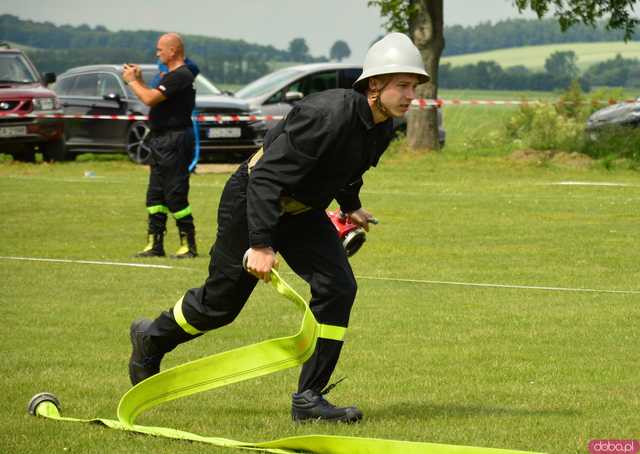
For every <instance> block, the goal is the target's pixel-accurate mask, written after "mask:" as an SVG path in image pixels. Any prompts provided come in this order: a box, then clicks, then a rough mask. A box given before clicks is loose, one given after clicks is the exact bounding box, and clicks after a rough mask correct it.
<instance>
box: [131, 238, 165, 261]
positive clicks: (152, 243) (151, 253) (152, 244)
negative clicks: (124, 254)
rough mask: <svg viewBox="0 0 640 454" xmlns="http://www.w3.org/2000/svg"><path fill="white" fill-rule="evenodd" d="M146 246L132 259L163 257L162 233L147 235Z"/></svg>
mask: <svg viewBox="0 0 640 454" xmlns="http://www.w3.org/2000/svg"><path fill="white" fill-rule="evenodd" d="M148 238H149V242H148V243H147V246H146V247H145V248H144V249H143V250H142V251H141V252H138V253H137V254H136V255H134V257H164V256H165V253H164V244H163V243H164V233H163V232H160V233H149V235H148Z"/></svg>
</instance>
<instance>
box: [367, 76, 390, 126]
mask: <svg viewBox="0 0 640 454" xmlns="http://www.w3.org/2000/svg"><path fill="white" fill-rule="evenodd" d="M386 86H387V83H385V84H384V85H383V86H382V87H380V89H379V90H375V92H372V91H371V90H370V91H369V98H370V99H371V100H372V101H373V106H374V107H375V109H376V110H377V111H378V112H380V113H381V114H382V115H384V116H385V117H387V118H391V117H392V116H393V115H392V114H391V111H390V110H389V109H388V108H387V106H385V105H384V104H382V101H381V100H380V95H381V94H382V90H384V87H386Z"/></svg>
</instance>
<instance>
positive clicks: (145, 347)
mask: <svg viewBox="0 0 640 454" xmlns="http://www.w3.org/2000/svg"><path fill="white" fill-rule="evenodd" d="M151 323H152V322H151V320H147V319H141V320H135V321H134V322H133V323H131V328H130V331H129V336H130V337H131V346H132V350H131V358H130V359H129V379H130V380H131V384H132V385H136V384H138V383H139V382H141V381H142V380H145V379H147V378H149V377H151V376H152V375H155V374H157V373H158V372H160V361H162V357H163V356H164V353H162V352H160V351H159V350H158V349H157V348H156V347H155V346H154V345H153V344H152V343H151V341H150V339H149V336H148V335H145V332H146V331H147V330H148V329H149V326H151Z"/></svg>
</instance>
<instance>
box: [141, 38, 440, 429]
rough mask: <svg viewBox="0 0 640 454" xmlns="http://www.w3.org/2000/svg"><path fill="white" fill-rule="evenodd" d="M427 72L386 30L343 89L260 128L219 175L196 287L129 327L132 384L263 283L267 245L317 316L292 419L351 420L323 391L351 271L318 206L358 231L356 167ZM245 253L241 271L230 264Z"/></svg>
mask: <svg viewBox="0 0 640 454" xmlns="http://www.w3.org/2000/svg"><path fill="white" fill-rule="evenodd" d="M428 80H429V75H428V74H427V73H426V71H425V70H424V65H423V63H422V59H421V56H420V53H419V51H418V49H417V48H416V47H415V46H414V45H413V43H412V42H411V40H410V39H409V38H408V37H407V36H405V35H403V34H400V33H391V34H389V35H387V36H385V37H384V38H383V39H382V40H380V41H378V42H377V43H376V44H374V45H373V46H372V47H371V48H370V49H369V52H368V53H367V56H366V58H365V62H364V68H363V73H362V75H361V76H360V78H359V79H358V80H357V81H356V82H355V83H354V88H353V89H348V90H345V89H334V90H328V91H324V92H320V93H316V94H313V95H310V96H307V97H305V98H304V99H303V100H302V101H300V102H299V103H297V104H296V105H295V106H294V108H293V109H292V110H291V112H290V113H289V115H288V116H287V117H286V118H285V119H284V120H282V121H281V122H279V123H278V125H277V126H275V127H274V128H273V129H271V130H270V131H269V132H268V134H267V136H266V137H265V143H264V152H262V151H260V152H258V153H257V154H256V155H254V156H253V157H252V158H251V159H250V160H249V161H246V162H245V163H243V164H242V165H241V166H240V168H239V169H238V170H237V171H236V172H235V173H234V174H233V175H232V176H231V177H230V178H229V180H228V182H227V184H226V186H225V188H224V190H223V193H222V196H221V199H220V204H219V207H218V231H217V237H216V241H215V244H214V245H213V247H212V249H211V262H210V264H209V276H208V277H207V279H206V281H205V282H204V285H203V286H202V287H198V288H192V289H190V290H188V291H187V292H186V293H185V294H184V295H183V296H182V298H180V299H179V301H178V302H177V303H176V304H175V306H173V307H172V308H170V309H169V310H167V311H165V312H163V313H162V314H160V316H159V317H158V318H156V319H155V320H153V321H152V320H147V319H141V320H136V321H134V322H133V323H132V325H131V331H130V335H131V342H132V345H133V351H132V354H131V359H130V362H129V375H130V379H131V382H132V383H133V384H136V383H138V382H140V381H142V380H144V379H145V378H147V377H150V376H152V375H154V374H156V373H158V372H159V370H160V362H161V360H162V358H163V356H164V355H165V354H166V353H168V352H170V351H171V350H173V349H174V348H175V347H176V346H177V345H179V344H181V343H183V342H187V341H190V340H192V339H195V338H196V337H198V336H201V335H202V334H204V333H206V332H208V331H211V330H214V329H216V328H220V327H221V326H224V325H227V324H229V323H231V322H232V321H233V320H234V319H235V318H236V316H237V315H238V314H239V313H240V311H241V310H242V308H243V306H244V304H245V303H246V301H247V299H248V298H249V296H250V295H251V292H252V291H253V289H254V287H255V285H256V284H257V282H258V280H260V279H262V280H264V281H268V280H269V276H270V272H271V269H272V268H273V267H274V266H275V265H276V252H279V253H280V254H281V255H282V257H283V258H284V260H286V262H287V263H288V265H289V266H290V267H291V269H293V271H295V272H296V273H297V274H298V275H299V276H300V277H301V278H302V279H304V280H305V281H306V282H307V283H308V284H309V285H310V287H311V295H312V297H311V301H310V307H311V310H312V311H313V313H314V315H315V317H316V319H317V320H318V322H319V323H320V324H321V325H323V326H322V328H323V329H322V330H321V335H320V338H319V339H318V342H317V344H316V349H315V351H314V353H313V355H312V356H311V358H310V359H309V360H308V361H307V362H306V363H305V364H304V365H303V366H302V371H301V373H300V377H299V381H298V389H297V392H295V393H293V395H292V406H291V415H292V418H293V420H294V421H306V420H318V419H320V420H327V421H342V422H355V421H358V420H360V419H361V418H362V416H363V415H362V412H361V411H360V410H359V409H358V408H357V407H355V406H347V407H338V406H335V405H333V404H331V403H329V402H328V401H327V400H326V399H325V397H324V396H325V394H326V392H327V391H328V390H329V389H330V388H331V387H332V386H331V385H329V386H328V387H327V385H328V383H329V380H330V377H331V375H332V373H333V371H334V368H335V367H336V364H337V362H338V358H339V356H340V352H341V350H342V346H343V338H344V334H345V332H346V329H347V326H348V324H349V315H350V312H351V307H352V305H353V302H354V300H355V296H356V289H357V286H356V280H355V277H354V275H353V272H352V270H351V266H350V265H349V261H348V259H347V254H346V252H345V250H344V248H343V247H342V245H341V242H340V240H339V238H338V236H337V235H336V231H335V228H334V227H333V225H332V223H331V221H330V219H329V217H328V216H327V213H326V211H325V210H326V208H327V207H328V206H329V204H330V203H331V202H332V201H333V200H334V199H335V200H336V201H337V202H338V204H339V205H340V209H341V210H342V211H343V212H344V213H346V214H347V215H348V217H349V219H350V220H351V221H352V222H354V223H355V224H358V225H360V226H361V227H363V228H364V229H365V230H368V229H369V223H370V222H371V220H372V219H373V216H372V215H371V214H370V213H369V212H368V211H367V210H365V209H364V208H363V207H362V206H361V203H360V198H359V192H360V188H361V186H362V184H363V181H362V175H363V174H364V173H365V172H366V171H367V169H369V168H370V167H372V166H376V165H377V163H378V161H379V159H380V156H381V155H382V153H383V152H384V151H385V149H386V148H387V146H388V145H389V142H390V141H391V139H392V136H393V130H392V119H393V117H402V116H404V115H405V113H406V112H407V111H408V110H409V107H410V104H411V101H412V100H413V99H414V98H415V96H416V86H417V85H418V84H421V83H424V82H426V81H428ZM245 252H246V253H247V265H246V266H247V270H248V271H249V272H246V271H245V270H244V269H243V267H242V261H243V256H244V255H245Z"/></svg>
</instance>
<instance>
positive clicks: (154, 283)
mask: <svg viewBox="0 0 640 454" xmlns="http://www.w3.org/2000/svg"><path fill="white" fill-rule="evenodd" d="M461 121H462V120H461ZM87 170H92V171H94V172H95V174H96V176H95V177H84V176H83V175H84V172H85V171H87ZM146 178H147V170H146V169H145V168H144V167H140V166H136V165H133V164H131V163H129V162H126V161H118V160H115V161H82V162H75V163H62V164H53V165H46V164H35V165H34V164H20V163H13V162H11V161H2V162H0V202H1V204H2V206H3V208H4V213H3V216H2V220H0V232H1V233H2V237H3V241H2V242H1V243H0V256H2V257H39V258H52V259H71V260H98V261H116V262H140V263H153V264H163V265H170V266H174V267H179V268H174V269H149V268H125V267H118V266H105V265H90V264H80V263H54V262H33V261H19V260H11V259H6V258H0V274H1V275H2V283H3V285H2V286H1V287H0V298H1V301H2V307H3V315H4V323H3V328H2V339H3V342H2V357H1V358H2V371H3V373H2V375H1V378H0V380H1V383H2V388H3V391H4V395H5V398H4V404H3V405H2V409H1V410H0V427H2V429H3V430H2V434H0V446H2V447H3V451H4V452H63V451H64V452H82V453H94V452H95V453H103V452H160V453H173V452H177V451H180V452H182V453H199V452H228V451H227V450H225V449H218V448H212V447H210V446H208V445H201V444H197V443H188V442H176V441H169V440H165V439H158V438H152V437H145V436H138V435H132V434H127V433H124V432H118V431H113V430H107V429H103V428H99V427H95V426H94V427H92V426H87V425H78V424H72V423H62V422H54V421H48V420H44V419H38V418H33V417H31V416H29V415H28V414H27V412H26V404H27V402H28V400H29V399H30V398H31V396H32V395H34V394H36V393H38V392H41V391H50V392H53V393H55V394H56V395H57V396H58V397H59V398H60V399H61V401H62V406H63V415H67V416H74V417H87V418H92V417H106V418H113V417H115V412H116V406H117V403H118V400H119V398H120V396H121V395H122V394H123V393H124V392H125V391H126V390H127V389H128V387H129V383H128V378H127V360H128V355H129V349H130V346H129V340H128V326H129V323H130V322H131V320H132V319H134V318H136V317H139V316H155V315H157V314H158V313H159V311H161V310H164V309H167V308H169V307H170V306H172V305H173V304H174V303H175V301H176V300H177V299H178V298H179V297H180V296H181V295H182V293H183V292H184V291H185V290H186V289H188V288H190V287H194V286H199V285H200V284H201V283H202V281H203V279H204V278H205V276H206V270H207V264H208V260H207V258H206V252H207V250H208V248H209V246H210V244H211V242H212V240H213V238H214V232H215V225H216V224H215V222H216V220H215V212H216V204H217V201H218V198H219V196H220V192H221V190H222V186H223V184H224V182H225V180H226V178H227V175H220V174H202V175H196V176H194V177H193V178H192V192H191V201H192V206H193V209H194V213H195V217H196V224H197V228H198V239H199V247H200V251H201V253H202V257H200V258H197V259H195V260H193V261H188V262H180V263H175V262H174V261H172V260H170V259H158V260H135V259H132V258H130V256H131V254H132V253H133V252H135V251H137V250H139V249H140V248H141V247H142V246H143V244H144V242H145V234H144V233H145V232H144V231H145V210H144V192H145V185H146ZM562 181H582V182H584V181H588V182H600V183H603V182H607V183H616V184H620V185H626V186H581V185H573V186H569V185H557V184H554V183H559V182H562ZM362 198H363V202H364V205H365V206H366V207H368V208H369V209H370V210H371V211H372V212H373V213H375V214H376V215H377V216H378V217H379V219H380V220H381V224H380V225H379V226H376V227H375V228H374V231H373V232H372V233H371V234H370V235H369V241H368V242H367V243H366V245H365V246H364V247H363V249H362V251H361V252H359V253H358V255H356V256H355V257H354V258H353V260H352V264H353V268H354V270H355V273H356V275H357V276H359V277H360V278H359V293H358V298H357V301H356V305H355V307H354V311H353V313H352V320H351V327H350V329H349V331H348V333H347V339H346V345H345V349H344V354H343V356H342V358H341V361H340V363H339V365H338V370H337V371H336V373H335V375H334V378H339V377H341V376H342V375H347V376H348V379H347V380H346V381H345V382H343V383H342V384H341V385H340V386H339V387H338V388H337V389H335V390H334V391H333V392H332V393H331V395H330V396H329V397H330V399H331V400H333V401H335V402H336V403H345V404H349V403H357V404H358V405H359V406H360V407H361V408H362V409H363V410H364V412H365V418H366V419H365V421H364V422H363V423H362V424H359V425H356V426H331V425H323V424H320V425H306V426H302V427H297V426H294V425H293V424H292V423H291V422H290V419H289V403H290V400H289V399H290V398H289V393H290V392H292V391H293V390H294V387H295V384H296V380H297V370H289V371H285V372H281V373H278V374H274V375H271V376H267V377H264V378H261V379H258V380H255V381H251V382H245V383H241V384H238V385H233V386H230V387H228V388H225V389H224V390H218V391H212V392H209V393H204V394H201V395H198V396H193V397H190V398H185V399H182V400H178V401H174V402H171V403H169V404H166V405H164V406H161V407H159V408H156V409H153V410H151V411H149V412H148V413H145V414H144V415H142V416H141V417H140V418H139V420H138V422H139V423H140V424H148V425H157V426H166V427H175V428H179V429H183V430H188V431H192V432H195V433H199V434H203V435H209V436H220V437H227V438H232V439H236V440H243V441H264V440H270V439H275V438H281V437H286V436H293V435H302V434H316V433H323V434H341V435H350V436H363V437H380V438H393V439H402V440H413V441H427V442H434V443H448V444H457V445H473V446H486V447H495V448H509V449H521V450H529V451H542V452H549V453H562V454H566V453H584V452H587V445H588V443H589V440H591V439H594V438H610V439H625V438H638V427H640V413H639V412H638V408H639V405H640V397H639V396H640V385H639V384H638V379H637V365H638V362H639V360H640V353H639V351H638V345H640V335H639V334H638V329H637V320H638V318H639V317H640V304H639V303H640V294H639V293H637V292H638V291H640V286H639V285H638V282H639V281H640V263H639V262H638V258H637V257H638V250H639V246H638V235H637V231H638V230H637V226H638V204H639V203H640V184H639V183H638V174H637V172H632V171H628V170H614V171H610V172H607V171H605V170H604V169H602V168H594V169H587V170H577V169H570V168H560V167H554V166H535V165H524V164H519V163H513V162H510V161H508V160H506V159H504V158H501V157H499V156H493V157H485V158H478V157H475V156H465V155H464V153H462V152H451V153H447V152H443V153H442V154H439V155H426V156H419V157H417V156H413V157H409V156H406V155H401V154H396V155H392V156H389V157H385V158H384V159H383V162H382V163H381V165H380V166H379V168H378V169H375V170H374V171H372V172H370V173H369V174H367V176H366V183H365V187H364V189H363V193H362ZM166 246H167V248H168V252H169V251H171V252H172V251H173V250H174V248H176V247H177V234H176V231H175V226H174V225H170V226H169V232H168V240H167V244H166ZM284 271H285V272H286V266H285V267H284ZM285 277H286V278H287V279H288V280H289V281H290V282H291V283H292V285H293V286H294V287H296V288H297V289H298V290H299V291H301V292H302V294H303V295H308V290H307V289H306V287H305V286H304V285H303V283H302V282H301V281H300V280H299V279H298V278H297V277H295V276H293V275H291V274H285ZM403 279H405V280H406V279H409V280H414V281H415V282H407V281H403ZM421 280H422V281H431V282H419V281H421ZM435 281H440V282H445V281H446V282H457V283H460V284H465V283H466V284H474V283H476V284H477V283H485V284H505V285H512V286H518V285H519V286H535V287H561V288H568V289H574V290H572V291H561V290H544V289H531V288H517V287H496V286H486V287H478V286H470V285H454V284H451V283H450V284H444V283H440V284H438V283H435ZM579 289H595V290H622V291H635V292H636V293H606V292H598V291H579ZM298 320H299V314H298V313H297V312H296V311H295V310H294V309H293V308H292V307H291V305H290V303H287V302H286V301H285V300H284V299H282V298H281V297H278V296H277V295H276V294H275V292H274V291H273V290H272V289H271V288H270V287H268V286H264V285H261V286H259V288H258V289H257V291H256V292H255V293H254V295H253V296H252V298H251V300H250V302H249V303H248V305H247V307H246V309H245V310H244V311H243V313H242V314H241V315H240V317H239V318H238V319H237V320H236V322H235V323H233V324H232V325H230V326H228V327H225V328H222V329H220V330H218V331H216V332H215V333H211V334H209V335H206V336H203V337H202V338H200V339H197V340H196V341H194V342H191V343H189V344H185V345H183V346H181V347H179V348H178V349H177V350H176V351H175V352H173V353H172V354H170V355H169V356H168V357H167V358H166V360H165V362H164V364H163V367H170V366H175V365H178V364H181V363H183V362H186V361H189V360H193V359H196V358H199V357H201V356H204V355H207V354H212V353H215V352H220V351H224V350H228V349H231V348H234V347H238V346H242V345H246V344H249V343H253V342H258V341H261V340H264V339H268V338H272V337H277V336H283V335H289V334H292V333H293V332H295V331H296V330H297V324H298Z"/></svg>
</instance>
